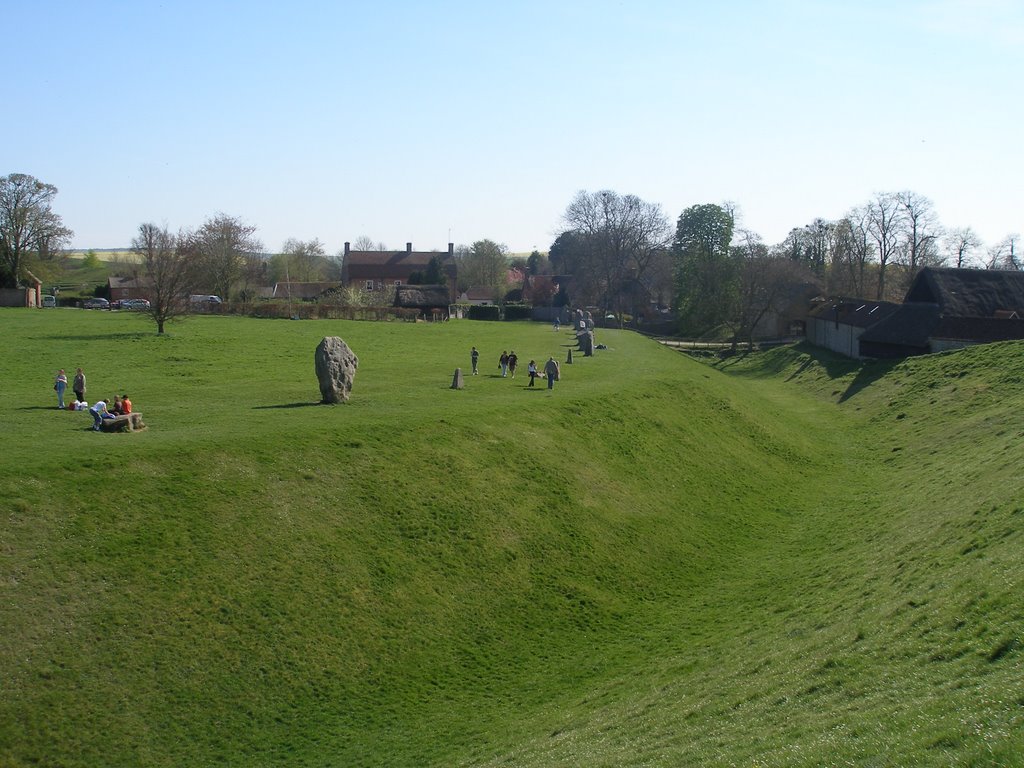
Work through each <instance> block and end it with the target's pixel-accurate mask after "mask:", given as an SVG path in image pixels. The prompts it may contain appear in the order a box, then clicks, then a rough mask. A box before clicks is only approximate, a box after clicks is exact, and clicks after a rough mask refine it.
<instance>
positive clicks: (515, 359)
mask: <svg viewBox="0 0 1024 768" xmlns="http://www.w3.org/2000/svg"><path fill="white" fill-rule="evenodd" d="M518 365H519V356H518V355H517V354H516V353H515V350H513V351H511V352H509V353H508V372H509V375H510V376H511V377H512V378H513V379H514V378H515V377H516V367H517V366H518Z"/></svg>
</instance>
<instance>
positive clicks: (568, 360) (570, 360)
mask: <svg viewBox="0 0 1024 768" xmlns="http://www.w3.org/2000/svg"><path fill="white" fill-rule="evenodd" d="M565 362H567V363H568V364H569V365H572V350H571V349H570V350H569V354H568V355H567V356H566V358H565Z"/></svg>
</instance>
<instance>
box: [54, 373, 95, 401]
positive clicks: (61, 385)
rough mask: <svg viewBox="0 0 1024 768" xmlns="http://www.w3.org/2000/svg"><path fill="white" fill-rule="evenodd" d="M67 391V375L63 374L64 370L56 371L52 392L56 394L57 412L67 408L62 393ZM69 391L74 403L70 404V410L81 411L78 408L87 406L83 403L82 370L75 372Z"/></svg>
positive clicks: (83, 378) (83, 383)
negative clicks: (73, 395) (82, 405)
mask: <svg viewBox="0 0 1024 768" xmlns="http://www.w3.org/2000/svg"><path fill="white" fill-rule="evenodd" d="M67 389H68V375H67V374H66V373H64V369H63V368H61V369H60V370H59V371H57V378H56V379H55V380H54V382H53V391H54V392H56V393H57V410H60V411H63V410H64V409H65V408H68V407H69V406H67V405H65V404H64V393H65V392H66V391H67ZM71 389H72V391H73V392H74V393H75V402H74V403H72V404H71V406H70V408H71V409H72V410H76V411H77V410H81V408H80V407H79V406H80V405H81V404H84V405H88V403H86V402H85V374H84V373H83V372H82V369H81V368H79V369H78V370H77V371H75V378H74V380H73V381H72V384H71Z"/></svg>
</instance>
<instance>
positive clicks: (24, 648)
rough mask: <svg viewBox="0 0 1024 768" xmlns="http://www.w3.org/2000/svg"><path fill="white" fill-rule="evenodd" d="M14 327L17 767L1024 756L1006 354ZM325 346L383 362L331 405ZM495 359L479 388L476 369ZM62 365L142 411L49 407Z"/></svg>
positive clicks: (6, 611) (9, 629)
mask: <svg viewBox="0 0 1024 768" xmlns="http://www.w3.org/2000/svg"><path fill="white" fill-rule="evenodd" d="M0 323H3V330H4V333H3V334H2V335H0V352H2V353H3V355H4V359H5V360H11V361H12V363H11V366H10V367H9V368H8V369H6V370H5V372H4V373H3V384H4V387H5V390H8V391H10V392H11V395H12V397H13V398H14V401H15V402H17V403H23V404H24V405H21V406H16V407H14V408H12V409H9V410H8V412H7V413H6V414H5V415H4V417H3V419H4V421H3V423H4V426H5V427H6V429H5V434H7V435H8V436H9V440H8V443H7V444H6V446H5V450H4V451H3V452H2V454H0V470H2V471H0V509H2V513H3V517H2V527H0V547H2V549H0V552H2V554H3V560H2V572H0V585H2V586H0V589H2V592H0V623H2V625H3V627H4V628H5V631H4V632H3V634H2V636H0V667H3V668H4V669H6V670H9V671H10V672H9V674H7V675H5V678H4V683H3V696H0V763H4V764H12V765H28V764H32V763H42V764H63V765H83V766H84V765H97V764H106V765H180V764H184V763H196V764H207V763H213V762H218V763H221V764H234V765H251V764H254V763H258V764H266V765H304V764H310V765H325V764H326V765H332V764H337V765H389V766H390V765H453V764H464V765H477V764H494V765H498V764H514V765H552V764H561V765H570V764H571V765H576V764H584V763H586V764H596V765H679V764H698V763H702V764H722V765H727V764H762V765H821V764H843V763H852V764H866V763H874V764H880V765H888V764H892V765H896V764H917V765H948V764H951V763H959V764H976V765H989V764H990V765H997V764H1000V765H1002V764H1013V762H1012V760H1010V759H1009V758H1010V756H1012V755H1016V754H1020V753H1021V748H1022V746H1024V745H1022V744H1021V742H1020V735H1019V734H1020V732H1021V730H1022V729H1021V728H1020V727H1019V726H1020V724H1021V723H1020V711H1021V704H1022V702H1024V693H1022V692H1021V690H1020V680H1021V677H1020V675H1019V671H1020V669H1019V664H1020V657H1019V647H1018V643H1019V639H1018V638H1019V630H1020V627H1021V615H1020V611H1019V609H1018V608H1017V606H1018V605H1019V601H1016V600H1014V599H1013V596H1014V588H1015V585H1018V586H1019V583H1020V570H1021V568H1020V554H1019V552H1020V546H1019V545H1020V538H1019V536H1020V530H1019V529H1020V525H1019V523H1020V510H1021V506H1022V499H1021V498H1020V489H1019V485H1018V484H1017V483H1016V482H1015V480H1014V478H1015V472H1016V468H1017V466H1018V464H1017V461H1016V456H1017V454H1016V453H1014V447H1015V446H1016V445H1017V444H1018V443H1019V437H1020V436H1021V434H1022V432H1024V426H1022V423H1021V417H1020V416H1019V414H1020V413H1021V409H1020V405H1021V397H1022V394H1021V391H1020V383H1019V382H1020V380H1021V379H1020V375H1019V374H1020V373H1021V371H1019V370H1018V369H1016V368H1014V367H1013V366H1012V365H1008V364H1007V362H1006V359H1007V355H1006V351H1005V350H1006V349H1011V350H1013V349H1015V348H1013V347H1012V346H1011V347H1008V348H1007V347H1004V351H1003V353H1002V355H1001V356H1000V355H999V354H997V353H996V352H994V351H988V352H986V351H983V350H977V351H976V350H967V351H965V352H963V353H957V355H951V356H941V357H937V358H929V359H927V360H920V361H908V362H907V363H904V364H900V365H892V366H888V367H885V368H884V369H882V370H879V369H869V368H865V367H858V366H853V365H850V364H848V363H844V362H842V361H836V360H830V359H824V358H818V357H815V356H813V355H812V354H810V353H809V352H808V351H806V350H801V349H796V350H793V349H789V350H783V351H780V352H777V353H773V354H772V355H766V356H760V357H757V358H744V359H739V360H733V361H729V362H728V363H726V364H723V365H722V366H720V367H719V368H718V369H716V368H713V367H710V366H708V365H705V364H703V363H699V362H695V361H693V360H692V359H689V358H687V357H685V356H682V355H679V354H678V353H675V352H671V351H669V350H667V349H664V348H661V347H659V346H658V345H656V344H654V343H653V342H650V341H648V340H645V339H642V338H640V337H637V336H635V335H633V334H629V333H624V332H604V333H603V334H602V338H601V341H603V342H604V343H606V344H608V346H609V349H608V350H607V351H602V353H600V354H598V355H597V356H596V357H594V358H588V359H577V361H576V362H575V363H574V364H573V365H572V366H565V365H563V374H564V376H563V381H561V382H559V383H558V384H557V385H556V387H555V389H554V391H552V392H548V391H547V390H546V389H542V390H540V391H536V390H529V389H526V388H525V384H526V380H525V378H522V379H520V377H517V379H516V380H515V381H512V380H509V379H502V378H501V377H500V375H498V374H497V357H498V355H499V354H500V352H501V350H502V349H504V348H515V349H516V351H517V353H518V354H519V357H520V359H521V360H523V361H524V362H525V361H528V360H529V358H530V357H534V358H536V359H538V362H540V360H541V359H546V358H547V356H548V355H553V356H555V357H556V359H560V360H564V359H565V354H566V352H567V350H568V348H570V347H571V346H572V342H571V337H570V336H569V335H568V334H567V333H561V334H555V333H554V332H553V331H552V329H551V328H550V327H549V326H546V325H536V324H527V323H513V324H497V323H494V324H491V323H473V322H468V321H467V322H451V323H445V324H436V325H430V324H426V325H424V324H415V325H414V324H403V323H381V324H374V323H342V322H327V321H301V322H290V321H266V320H264V321H259V320H251V319H246V318H231V317H202V318H196V319H194V320H190V321H189V322H186V323H184V324H181V325H180V326H176V327H174V328H173V330H172V333H171V334H170V336H169V337H166V338H160V337H157V336H155V334H153V332H152V327H151V326H149V325H147V324H146V323H145V321H144V319H143V318H141V317H139V316H136V315H129V314H127V313H126V314H121V315H119V314H117V313H91V312H83V311H74V310H53V311H48V312H29V311H11V312H10V313H3V314H2V316H0ZM324 335H340V336H342V337H343V338H344V339H345V340H346V341H347V342H348V343H349V344H350V345H351V346H352V347H353V349H354V350H355V351H356V353H357V354H358V355H359V357H360V368H359V373H358V374H357V378H356V386H355V389H354V392H353V400H352V402H351V403H349V404H348V405H345V406H336V407H326V406H318V405H315V400H316V399H317V397H318V393H317V392H316V383H315V377H314V374H313V350H314V349H315V347H316V344H317V343H318V342H319V340H320V338H321V337H322V336H324ZM472 345H476V346H477V347H478V348H479V349H480V350H481V353H482V362H481V375H480V376H478V377H467V384H466V389H465V390H463V391H461V392H456V391H453V390H451V389H450V388H449V385H450V383H451V374H452V372H453V370H454V368H455V367H456V366H461V367H463V369H464V371H468V369H469V349H470V346H472ZM27 349H31V350H33V354H32V355H25V354H23V352H24V350H27ZM993 349H995V348H993ZM1016 350H1017V356H1018V357H1019V348H1016ZM19 352H21V354H19ZM77 365H82V366H83V367H84V368H85V369H86V371H87V372H88V373H89V374H90V382H91V383H90V389H92V388H93V387H95V390H92V391H96V392H103V393H106V391H107V390H109V391H110V392H111V393H112V392H113V391H114V390H115V389H116V390H122V389H123V390H126V391H129V392H130V393H131V394H132V399H133V400H134V401H135V402H136V403H137V404H139V407H140V409H141V410H142V411H143V412H144V414H145V416H146V421H147V423H149V424H150V425H151V428H150V429H149V430H148V431H146V432H143V433H138V434H132V435H96V434H93V433H91V432H90V431H88V430H87V428H86V427H87V425H88V416H87V415H85V414H70V413H60V412H57V411H55V410H53V409H52V407H50V405H48V403H47V398H48V397H49V395H50V394H52V390H50V389H49V386H50V383H51V378H50V377H51V376H52V374H53V372H55V371H56V368H57V367H64V368H68V369H73V368H74V367H75V366H77ZM50 369H52V370H50ZM1000 761H1002V762H1000Z"/></svg>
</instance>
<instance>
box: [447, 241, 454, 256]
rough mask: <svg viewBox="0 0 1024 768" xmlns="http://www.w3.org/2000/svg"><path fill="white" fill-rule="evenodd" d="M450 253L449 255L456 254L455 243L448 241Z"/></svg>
mask: <svg viewBox="0 0 1024 768" xmlns="http://www.w3.org/2000/svg"><path fill="white" fill-rule="evenodd" d="M448 255H449V256H454V255H455V243H448Z"/></svg>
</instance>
